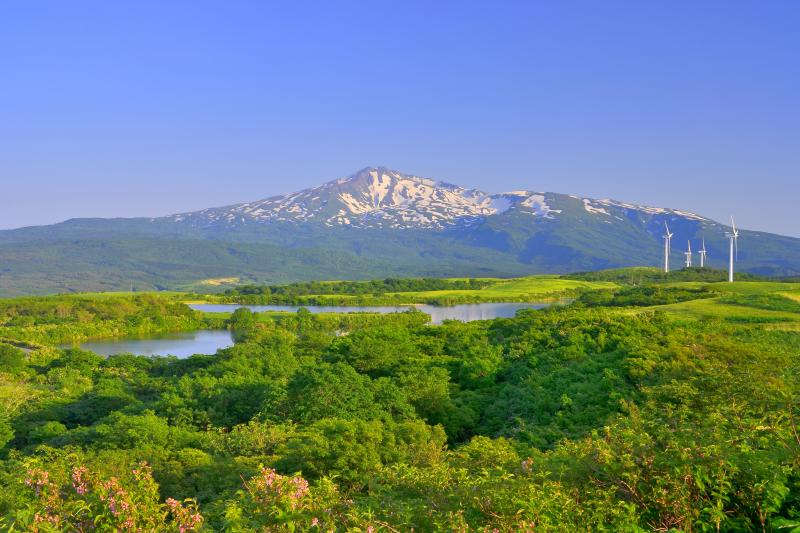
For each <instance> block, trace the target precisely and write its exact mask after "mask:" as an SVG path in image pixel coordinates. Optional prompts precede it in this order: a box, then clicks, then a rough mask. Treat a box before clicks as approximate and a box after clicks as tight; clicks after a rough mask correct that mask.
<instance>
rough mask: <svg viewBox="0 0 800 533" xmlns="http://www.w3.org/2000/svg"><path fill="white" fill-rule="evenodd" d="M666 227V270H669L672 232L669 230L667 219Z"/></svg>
mask: <svg viewBox="0 0 800 533" xmlns="http://www.w3.org/2000/svg"><path fill="white" fill-rule="evenodd" d="M664 228H666V230H667V231H666V233H664V272H669V252H670V241H671V240H672V233H670V232H669V226H667V223H666V221H665V222H664Z"/></svg>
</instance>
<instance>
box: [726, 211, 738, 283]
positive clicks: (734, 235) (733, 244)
mask: <svg viewBox="0 0 800 533" xmlns="http://www.w3.org/2000/svg"><path fill="white" fill-rule="evenodd" d="M725 235H727V236H728V239H729V240H730V255H729V259H728V281H729V282H733V257H734V251H735V253H736V259H739V232H738V231H736V223H735V222H734V221H733V215H731V232H730V233H726V234H725Z"/></svg>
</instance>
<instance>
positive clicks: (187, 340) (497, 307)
mask: <svg viewBox="0 0 800 533" xmlns="http://www.w3.org/2000/svg"><path fill="white" fill-rule="evenodd" d="M549 305H552V304H551V303H482V304H461V305H451V306H447V307H438V306H433V305H417V306H413V307H416V308H417V309H419V310H420V311H422V312H424V313H428V314H429V315H430V316H431V322H432V323H433V324H441V323H442V322H443V321H445V320H461V321H463V322H470V321H472V320H489V319H492V318H510V317H513V316H514V315H516V313H517V311H519V310H520V309H541V308H543V307H547V306H549ZM190 307H191V308H192V309H196V310H198V311H209V312H231V311H233V310H234V309H237V308H239V307H248V308H250V309H251V310H253V311H256V312H258V311H289V312H296V311H297V310H298V309H299V308H300V307H299V306H294V305H238V304H193V305H191V306H190ZM305 307H306V309H308V310H309V311H310V312H312V313H402V312H403V311H408V310H409V309H411V308H412V306H361V307H351V306H337V305H309V306H305ZM232 345H233V338H232V337H231V333H230V331H228V330H225V329H206V330H199V331H187V332H181V333H163V334H156V335H152V336H148V337H146V338H121V339H102V340H93V341H86V342H83V343H81V344H80V347H81V348H83V349H84V350H90V351H92V352H95V353H98V354H100V355H115V354H120V353H132V354H136V355H174V356H176V357H180V358H184V357H189V356H190V355H195V354H214V353H216V352H217V350H219V349H220V348H227V347H228V346H232Z"/></svg>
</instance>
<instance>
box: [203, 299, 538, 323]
mask: <svg viewBox="0 0 800 533" xmlns="http://www.w3.org/2000/svg"><path fill="white" fill-rule="evenodd" d="M550 305H552V304H551V303H543V302H542V303H483V304H461V305H451V306H447V307H439V306H434V305H417V306H414V307H416V308H417V309H419V310H420V311H422V312H423V313H428V314H429V315H431V322H432V323H433V324H441V323H442V321H444V320H461V321H463V322H470V321H472V320H489V319H492V318H511V317H513V316H514V315H515V314H516V313H517V311H519V310H520V309H541V308H543V307H548V306H550ZM189 307H191V308H192V309H196V310H198V311H207V312H211V313H230V312H231V311H233V310H234V309H238V308H239V307H247V308H248V309H250V310H251V311H256V312H259V311H288V312H290V313H294V312H296V311H297V310H298V309H300V306H296V305H239V304H191V305H190V306H189ZM303 307H305V308H306V309H308V310H309V311H310V312H312V313H402V312H403V311H408V310H409V309H410V308H411V306H380V305H376V306H361V307H356V306H340V305H306V306H303Z"/></svg>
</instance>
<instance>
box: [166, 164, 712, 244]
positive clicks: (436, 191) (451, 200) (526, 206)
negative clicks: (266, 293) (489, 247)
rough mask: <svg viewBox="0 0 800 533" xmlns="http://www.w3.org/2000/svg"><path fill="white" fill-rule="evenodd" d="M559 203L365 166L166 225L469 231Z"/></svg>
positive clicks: (547, 212) (610, 204) (590, 204)
mask: <svg viewBox="0 0 800 533" xmlns="http://www.w3.org/2000/svg"><path fill="white" fill-rule="evenodd" d="M558 198H562V200H559V199H558ZM563 198H567V197H566V196H563V195H557V194H556V195H554V194H550V193H542V192H532V191H527V190H516V191H511V192H507V193H500V194H489V193H486V192H484V191H481V190H478V189H467V188H464V187H460V186H458V185H452V184H449V183H444V182H440V181H435V180H432V179H429V178H423V177H419V176H414V175H409V174H402V173H400V172H397V171H394V170H390V169H386V168H383V167H377V168H373V167H369V168H365V169H363V170H361V171H359V172H357V173H356V174H353V175H352V176H350V177H347V178H340V179H337V180H334V181H330V182H328V183H325V184H323V185H320V186H319V187H314V188H310V189H305V190H302V191H298V192H294V193H291V194H287V195H284V196H273V197H270V198H266V199H264V200H259V201H256V202H248V203H244V204H237V205H232V206H227V207H220V208H213V209H204V210H202V211H196V212H192V213H180V214H177V215H173V216H172V217H169V219H171V220H172V221H174V222H190V223H195V224H198V225H202V226H209V225H214V224H228V225H231V224H249V223H271V222H314V223H318V224H322V225H324V226H327V227H335V226H350V227H358V228H395V229H412V228H414V229H446V228H450V227H455V226H471V225H474V224H476V223H478V222H480V221H482V220H485V219H486V218H488V217H491V216H495V215H500V214H503V213H507V212H514V213H520V214H522V216H531V217H533V218H534V219H554V218H556V217H557V216H558V215H560V214H562V212H563V211H562V210H561V209H554V208H553V207H552V206H551V204H552V202H554V201H555V202H556V203H559V202H563ZM572 198H575V199H577V200H581V201H582V202H583V207H584V209H585V210H586V211H587V212H588V213H590V214H594V215H613V216H614V217H615V218H618V219H621V218H620V217H619V216H618V215H624V213H623V210H636V211H640V212H643V213H646V214H650V215H659V214H662V215H663V214H674V215H677V216H682V217H685V218H690V219H694V220H704V221H705V220H707V219H705V218H703V217H700V216H699V215H695V214H693V213H686V212H683V211H674V210H667V209H663V208H658V207H647V206H638V205H634V204H629V203H625V202H618V201H615V200H609V199H604V200H594V199H590V198H580V197H574V196H572Z"/></svg>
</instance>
